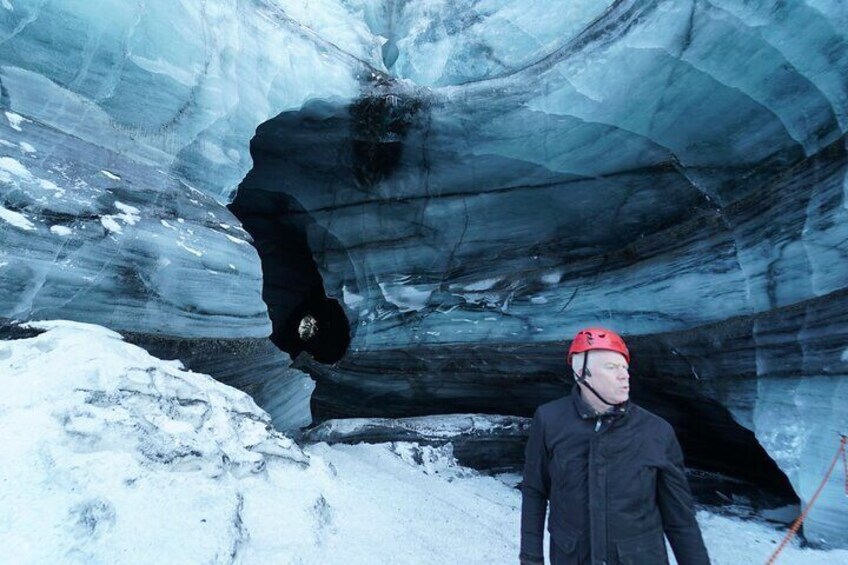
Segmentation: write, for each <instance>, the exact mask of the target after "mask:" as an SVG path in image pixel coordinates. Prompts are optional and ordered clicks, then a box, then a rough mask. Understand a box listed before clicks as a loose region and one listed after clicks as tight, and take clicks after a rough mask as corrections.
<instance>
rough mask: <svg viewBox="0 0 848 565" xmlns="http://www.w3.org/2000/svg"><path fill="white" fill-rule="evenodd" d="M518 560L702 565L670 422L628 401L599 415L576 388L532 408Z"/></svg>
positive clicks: (703, 554) (598, 564) (704, 553)
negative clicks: (545, 551)
mask: <svg viewBox="0 0 848 565" xmlns="http://www.w3.org/2000/svg"><path fill="white" fill-rule="evenodd" d="M521 491H522V495H523V498H522V505H521V560H522V563H542V536H543V528H544V525H545V513H546V510H547V506H548V502H550V517H549V520H548V530H549V531H550V533H551V563H552V564H553V565H566V564H568V565H571V564H573V565H583V564H587V565H589V564H591V565H601V564H606V565H628V564H638V565H652V564H660V565H662V564H666V563H668V555H667V554H666V549H665V541H664V540H663V532H665V535H666V536H667V537H668V540H669V542H670V543H671V547H672V549H673V550H674V554H675V556H676V557H677V561H678V563H679V564H680V565H702V564H707V565H708V564H709V562H710V561H709V557H708V556H707V550H706V548H705V547H704V541H703V539H702V538H701V530H700V529H699V527H698V523H697V522H696V521H695V512H694V508H693V502H692V495H691V493H690V491H689V484H688V482H687V480H686V476H685V475H684V472H683V453H682V452H681V450H680V444H679V443H678V442H677V438H676V436H675V435H674V430H673V429H672V427H671V426H670V425H669V424H668V422H666V421H665V420H663V419H662V418H660V417H659V416H655V415H654V414H651V413H650V412H648V411H647V410H645V409H643V408H640V407H639V406H636V405H635V404H632V403H627V404H626V405H625V406H624V407H622V408H619V409H617V410H616V411H614V412H613V413H611V414H607V415H603V416H600V417H598V416H597V415H596V414H595V412H594V411H593V410H592V408H590V407H589V405H588V404H586V403H585V401H583V399H582V398H581V397H580V393H579V391H578V389H577V387H575V389H574V390H573V391H572V394H571V395H569V396H566V397H564V398H561V399H559V400H555V401H553V402H549V403H547V404H545V405H543V406H540V407H539V409H538V410H536V415H535V417H534V418H533V425H532V427H531V429H530V439H529V441H528V442H527V450H526V460H525V464H524V481H523V483H522V487H521Z"/></svg>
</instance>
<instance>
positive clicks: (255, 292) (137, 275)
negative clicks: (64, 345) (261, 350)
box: [0, 112, 270, 338]
mask: <svg viewBox="0 0 848 565" xmlns="http://www.w3.org/2000/svg"><path fill="white" fill-rule="evenodd" d="M9 116H13V117H12V118H9ZM14 116H18V115H17V114H13V113H11V112H7V116H6V118H5V119H3V118H0V154H3V155H5V156H4V157H0V196H2V199H3V200H2V208H0V239H2V241H3V246H2V248H0V290H2V292H0V318H7V319H49V318H56V317H65V318H70V319H76V320H84V321H88V322H94V323H98V324H102V325H104V326H108V327H111V328H114V329H118V330H123V331H131V332H143V333H153V334H165V335H180V336H198V337H200V336H206V337H228V336H240V337H256V338H260V337H265V336H267V335H268V334H269V333H270V327H269V323H268V321H267V311H266V307H265V304H264V303H263V302H262V296H261V280H262V273H261V270H260V269H259V268H258V265H257V260H256V250H255V249H254V248H253V247H252V246H251V245H250V236H249V235H248V234H247V233H246V232H245V231H244V230H242V229H241V228H240V226H239V222H238V220H237V219H236V218H235V217H234V216H233V215H232V214H231V213H230V212H229V211H228V210H227V209H226V208H225V207H223V206H221V205H220V204H219V203H218V202H216V201H215V200H214V199H212V198H211V197H209V196H208V195H206V194H204V193H203V192H200V191H198V190H195V189H192V188H191V187H190V186H188V185H186V184H185V182H183V181H181V180H179V179H178V178H175V177H174V176H172V175H170V174H167V173H164V172H161V171H159V170H156V169H153V168H151V167H149V166H144V165H141V164H139V163H137V162H134V161H132V160H130V159H129V158H127V157H126V156H124V155H119V154H116V153H113V152H110V151H108V150H105V149H103V148H102V147H100V146H98V145H96V144H92V143H86V142H84V141H81V140H79V139H77V138H76V137H73V136H69V135H66V134H64V133H61V132H59V131H57V130H55V129H53V128H50V127H47V126H45V125H43V124H42V123H41V122H39V121H36V120H32V119H27V118H21V120H20V121H16V119H15V118H14ZM13 125H17V127H13Z"/></svg>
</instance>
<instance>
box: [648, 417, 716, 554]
mask: <svg viewBox="0 0 848 565" xmlns="http://www.w3.org/2000/svg"><path fill="white" fill-rule="evenodd" d="M668 432H669V433H668V440H667V443H666V450H665V455H666V457H665V461H664V464H663V465H662V466H661V467H660V469H659V476H658V477H657V502H658V504H659V508H660V514H661V515H662V522H663V530H664V531H665V535H666V537H668V541H669V542H670V543H671V548H672V549H673V550H674V556H675V557H676V558H677V562H678V563H679V564H680V565H709V563H710V557H709V555H708V554H707V548H706V547H704V540H703V538H702V537H701V529H700V527H699V526H698V522H697V520H696V519H695V505H694V502H693V500H692V493H691V491H690V490H689V481H688V480H687V479H686V474H685V472H684V466H683V452H682V451H681V449H680V444H679V443H678V442H677V437H676V436H675V435H674V430H672V429H671V428H669V430H668Z"/></svg>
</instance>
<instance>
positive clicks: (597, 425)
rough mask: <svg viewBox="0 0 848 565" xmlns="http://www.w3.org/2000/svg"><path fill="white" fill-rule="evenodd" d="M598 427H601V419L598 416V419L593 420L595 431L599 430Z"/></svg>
mask: <svg viewBox="0 0 848 565" xmlns="http://www.w3.org/2000/svg"><path fill="white" fill-rule="evenodd" d="M600 429H601V419H600V418H598V419H597V420H596V421H595V431H596V432H597V431H598V430H600Z"/></svg>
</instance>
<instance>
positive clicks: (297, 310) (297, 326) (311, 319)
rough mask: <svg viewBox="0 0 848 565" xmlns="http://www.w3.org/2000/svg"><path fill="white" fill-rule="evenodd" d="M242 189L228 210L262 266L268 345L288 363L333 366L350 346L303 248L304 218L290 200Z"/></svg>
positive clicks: (335, 305)
mask: <svg viewBox="0 0 848 565" xmlns="http://www.w3.org/2000/svg"><path fill="white" fill-rule="evenodd" d="M249 179H250V175H248V177H247V178H246V179H245V181H244V182H243V183H242V187H244V186H245V183H248V184H249V182H250V181H249ZM242 187H240V188H239V191H238V194H237V196H236V198H235V200H234V201H233V202H232V204H230V206H229V208H230V210H231V211H232V212H233V213H234V214H235V215H236V217H238V218H239V220H241V222H242V225H243V226H244V229H246V230H247V231H248V233H250V235H251V236H252V237H253V240H254V246H255V247H256V250H257V252H258V253H259V258H260V261H261V262H262V273H263V284H262V298H263V300H264V301H265V304H267V306H268V315H269V317H270V318H271V324H272V327H273V333H272V334H271V341H272V342H274V344H275V345H276V346H277V347H279V348H280V349H282V350H283V351H285V352H286V353H288V354H289V355H290V356H291V357H292V358H295V357H297V356H298V355H299V354H300V353H302V352H304V351H305V352H308V353H309V354H310V355H312V357H313V358H314V359H315V360H316V361H319V362H321V363H335V362H336V361H338V360H339V359H341V358H342V356H343V355H344V353H345V351H347V348H348V345H350V326H349V324H348V320H347V316H346V315H345V312H344V309H343V308H342V306H341V305H340V304H339V302H338V301H337V300H335V299H333V298H330V297H328V296H327V295H326V292H325V290H324V281H323V279H322V277H321V274H320V272H319V270H318V266H317V265H316V263H315V259H314V258H313V255H312V251H311V249H310V247H309V241H308V236H307V230H308V229H309V228H310V222H309V221H308V220H309V216H308V215H307V214H305V213H304V211H303V208H302V207H301V206H300V205H299V204H298V203H297V201H296V200H295V199H294V198H292V197H291V196H288V195H286V194H282V193H278V192H273V191H269V190H264V189H262V188H259V187H256V186H250V188H249V189H244V190H243V189H242Z"/></svg>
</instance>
